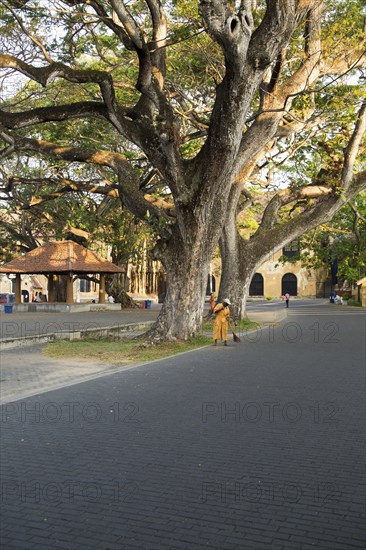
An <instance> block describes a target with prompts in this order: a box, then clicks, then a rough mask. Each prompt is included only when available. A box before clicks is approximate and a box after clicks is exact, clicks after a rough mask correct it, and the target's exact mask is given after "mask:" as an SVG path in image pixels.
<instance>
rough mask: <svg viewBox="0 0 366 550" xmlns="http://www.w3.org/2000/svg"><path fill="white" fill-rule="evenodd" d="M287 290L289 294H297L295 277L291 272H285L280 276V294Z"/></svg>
mask: <svg viewBox="0 0 366 550" xmlns="http://www.w3.org/2000/svg"><path fill="white" fill-rule="evenodd" d="M286 292H288V293H289V294H290V296H297V277H296V275H294V274H293V273H286V274H285V275H284V276H283V277H282V287H281V294H282V296H283V295H284V294H286Z"/></svg>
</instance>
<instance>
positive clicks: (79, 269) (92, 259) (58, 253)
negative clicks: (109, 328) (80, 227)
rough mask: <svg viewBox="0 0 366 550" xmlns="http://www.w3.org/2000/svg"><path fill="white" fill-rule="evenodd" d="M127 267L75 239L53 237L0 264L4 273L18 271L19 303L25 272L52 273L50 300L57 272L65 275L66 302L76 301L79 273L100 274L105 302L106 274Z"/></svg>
mask: <svg viewBox="0 0 366 550" xmlns="http://www.w3.org/2000/svg"><path fill="white" fill-rule="evenodd" d="M124 272H125V270H124V269H123V268H122V267H119V266H117V265H115V264H113V263H112V262H109V261H108V260H106V259H104V258H101V257H100V256H98V254H96V253H95V252H92V251H91V250H89V249H87V248H85V247H84V246H81V245H80V244H77V243H75V242H73V241H51V242H49V243H47V244H45V245H43V246H40V247H38V248H35V249H34V250H31V251H30V252H27V253H26V254H24V255H23V256H19V257H18V258H15V259H14V260H12V261H10V262H8V263H7V264H4V265H2V266H0V273H7V274H15V276H16V278H15V304H20V303H21V296H22V288H21V275H23V274H32V275H41V274H42V275H46V276H47V277H48V302H49V303H53V302H55V286H54V283H55V276H57V275H65V276H66V277H67V279H66V281H67V282H66V303H67V304H73V303H74V296H73V282H74V277H75V276H79V277H80V276H85V275H96V274H98V275H99V303H100V304H105V302H106V299H105V276H106V274H111V273H124Z"/></svg>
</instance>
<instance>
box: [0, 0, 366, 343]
mask: <svg viewBox="0 0 366 550" xmlns="http://www.w3.org/2000/svg"><path fill="white" fill-rule="evenodd" d="M0 5H1V6H2V13H1V19H2V35H1V39H0V40H1V43H2V46H3V48H2V49H3V53H1V54H0V69H1V76H2V81H1V82H2V95H3V102H2V107H1V110H0V125H1V128H0V138H1V140H2V150H1V153H0V158H1V159H2V161H3V163H4V168H3V170H5V171H6V178H7V181H10V180H11V181H12V182H13V189H14V188H15V187H16V186H17V185H18V183H19V184H22V183H24V181H23V182H22V181H21V180H22V177H23V176H24V170H23V169H24V166H28V168H29V170H30V171H31V172H32V176H31V177H35V178H38V180H39V181H41V180H43V181H44V182H45V187H44V190H43V191H46V192H47V189H46V186H47V182H48V181H49V180H50V179H53V178H55V177H59V178H65V180H71V181H73V182H75V183H76V185H77V186H81V187H84V188H85V189H86V188H87V187H88V186H90V185H95V181H96V180H97V181H98V186H99V188H100V189H99V191H101V192H102V190H103V192H104V193H105V194H106V195H108V194H109V193H117V194H118V196H119V198H120V201H121V202H122V204H123V205H124V206H125V207H127V208H128V209H129V210H130V211H131V212H132V213H133V214H134V215H135V216H136V217H138V218H139V219H140V220H143V221H146V222H147V223H148V224H149V225H150V226H151V227H152V228H153V230H154V231H155V232H156V233H157V234H158V235H159V241H158V243H157V245H156V247H155V251H154V254H155V257H156V258H159V259H161V261H162V262H163V264H164V266H165V268H166V270H167V274H168V290H167V298H166V301H165V303H164V307H163V309H162V312H161V314H160V316H159V320H158V323H157V326H156V327H155V335H158V336H163V337H173V338H174V337H177V336H178V337H183V338H186V337H187V336H189V335H190V334H193V333H195V332H196V331H197V330H199V327H200V324H201V319H202V306H203V297H204V291H205V287H206V279H207V271H208V265H209V261H210V259H211V257H212V254H213V251H214V249H215V246H216V244H217V242H218V239H219V237H220V234H221V232H222V229H223V226H224V223H225V225H226V226H227V227H229V226H230V227H231V219H232V220H233V223H234V230H235V231H236V213H237V210H238V205H240V204H242V201H243V193H244V198H248V190H247V189H246V184H247V182H248V179H249V178H250V176H251V174H253V171H255V170H257V169H258V168H257V167H258V163H259V168H261V169H263V166H261V161H262V163H263V161H264V162H267V161H268V152H269V151H273V152H275V154H280V153H281V148H283V147H287V148H288V146H289V145H292V144H293V142H294V139H296V140H297V139H298V140H299V141H298V143H299V148H301V139H303V138H301V137H297V136H300V133H301V132H302V136H304V132H305V133H306V131H307V130H308V131H309V128H310V127H312V128H313V129H316V128H318V129H317V130H316V133H318V134H319V133H321V132H322V133H323V135H324V142H325V144H327V142H328V138H329V137H330V138H331V139H332V140H336V139H337V135H338V134H340V135H341V139H340V140H339V148H342V147H343V148H344V150H345V153H344V155H343V156H342V158H340V156H339V155H338V161H337V162H338V164H337V166H331V163H329V162H328V166H326V167H323V168H324V169H325V170H326V171H327V177H326V178H325V180H324V182H322V181H321V180H320V179H319V178H318V176H319V173H320V170H319V171H318V173H317V174H316V178H314V177H313V178H311V177H310V176H309V178H308V179H305V180H304V181H302V182H300V181H299V180H297V181H296V182H291V185H288V186H287V188H281V189H280V190H279V191H278V193H276V194H275V196H273V197H272V199H271V201H270V202H269V203H268V205H267V207H266V209H265V211H264V214H263V218H262V220H261V223H260V227H259V228H258V234H257V240H256V242H257V243H258V244H259V247H258V248H259V249H260V250H261V251H262V256H263V255H265V250H267V249H268V250H269V249H271V248H272V249H273V247H274V246H275V243H277V245H279V246H281V245H282V244H281V243H282V242H283V240H284V238H285V237H286V238H287V237H288V236H289V235H290V233H291V231H290V229H292V230H293V231H292V232H294V231H295V233H296V232H298V233H301V232H304V231H305V230H307V229H308V228H309V224H310V225H311V224H315V225H316V224H318V223H320V222H321V218H322V215H324V212H325V211H326V212H327V215H328V214H329V213H331V212H335V211H336V210H337V209H339V208H340V202H342V201H343V202H345V201H347V200H349V199H350V198H351V197H352V196H354V195H355V194H356V193H357V192H359V191H360V190H361V189H362V188H363V187H364V186H365V185H366V182H365V172H364V169H363V168H362V166H357V160H356V159H357V155H358V154H359V151H360V148H361V141H362V136H363V133H364V125H365V107H364V106H362V103H363V97H364V93H363V92H362V91H361V88H360V85H359V83H358V82H357V79H358V78H359V76H360V75H359V72H360V69H361V68H362V67H363V66H364V64H365V57H366V56H365V37H364V29H363V14H362V9H361V2H360V0H352V1H351V2H350V1H347V2H346V1H343V0H340V1H333V0H325V1H322V0H266V1H262V0H258V1H253V0H241V1H226V0H199V1H198V2H196V1H194V0H192V1H190V0H184V1H179V2H176V1H173V0H171V1H168V0H167V1H166V2H163V1H160V0H144V1H143V0H136V1H129V2H127V1H123V0H52V1H50V2H43V1H37V0H33V1H32V2H30V1H27V0H19V1H17V2H13V3H12V5H11V6H10V5H9V4H8V3H7V2H5V1H3V0H0ZM342 87H343V88H342ZM341 88H342V91H341ZM340 91H341V93H340ZM338 97H339V98H340V99H339V101H340V105H342V104H343V105H344V104H345V103H346V102H347V111H346V115H345V120H344V125H343V129H344V131H343V132H340V131H339V129H340V128H342V121H341V118H340V117H339V116H338V117H337V120H336V123H335V124H334V126H333V130H332V128H331V122H330V119H329V118H327V116H328V114H329V112H330V110H333V112H336V111H337V105H336V103H337V101H338ZM330 104H332V106H331V109H330V107H329V106H330ZM338 112H339V108H338ZM314 121H316V122H314ZM311 124H312V126H311ZM288 150H289V148H288ZM309 151H310V149H309V150H308V152H307V153H304V154H305V157H304V158H305V159H307V158H308V157H307V156H306V155H309ZM291 155H292V156H293V155H294V150H293V151H292V152H291ZM284 156H285V157H286V153H285V155H284ZM297 158H299V157H297ZM309 162H311V160H310V157H309ZM332 170H333V173H334V171H335V170H337V173H338V174H340V178H338V180H337V184H335V180H334V178H333V179H332V178H329V177H328V176H329V172H331V171H332ZM37 171H38V173H37ZM314 174H315V171H314ZM17 178H18V179H17ZM14 185H15V187H14ZM89 190H90V187H89ZM43 191H42V193H43ZM340 197H341V199H340ZM249 200H250V199H249ZM304 201H305V202H304ZM305 203H306V204H305ZM289 207H291V208H292V211H293V212H296V211H298V208H302V211H301V217H299V219H301V221H300V222H299V220H295V219H294V217H293V216H290V219H289V218H288V217H287V218H286V216H285V217H283V213H284V212H286V210H287V209H288V208H289ZM227 216H229V218H230V216H231V218H230V219H228V218H227ZM281 216H282V219H281ZM225 218H226V221H225ZM279 222H281V223H279ZM284 222H286V223H284ZM279 225H281V226H282V227H279ZM295 226H296V227H295ZM232 231H233V230H232V229H231V237H234V238H235V235H234V234H233V233H232ZM223 240H224V239H223ZM232 240H233V239H232ZM234 240H235V239H234ZM226 248H227V250H228V247H226ZM251 253H252V251H250V250H248V249H246V254H247V255H248V254H249V256H250V254H251ZM224 256H225V254H224ZM226 256H227V254H226ZM258 258H259V256H258ZM258 258H257V259H256V261H259V260H258ZM249 263H250V262H249ZM254 263H255V262H254ZM254 263H253V262H252V264H253V265H254ZM253 265H252V268H253Z"/></svg>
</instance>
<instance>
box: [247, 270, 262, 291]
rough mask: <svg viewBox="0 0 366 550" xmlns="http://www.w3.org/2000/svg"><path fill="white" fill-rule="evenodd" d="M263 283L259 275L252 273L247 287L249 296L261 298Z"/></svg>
mask: <svg viewBox="0 0 366 550" xmlns="http://www.w3.org/2000/svg"><path fill="white" fill-rule="evenodd" d="M263 294H264V283H263V276H262V275H261V274H260V273H254V275H253V278H252V280H251V283H250V287H249V296H263Z"/></svg>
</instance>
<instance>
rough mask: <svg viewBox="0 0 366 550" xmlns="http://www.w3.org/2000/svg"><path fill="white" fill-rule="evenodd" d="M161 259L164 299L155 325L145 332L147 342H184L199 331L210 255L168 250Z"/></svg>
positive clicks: (198, 252) (190, 251) (197, 251)
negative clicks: (177, 340)
mask: <svg viewBox="0 0 366 550" xmlns="http://www.w3.org/2000/svg"><path fill="white" fill-rule="evenodd" d="M170 248H171V250H170V251H169V252H168V253H167V254H166V256H165V258H164V265H165V268H166V272H167V291H166V297H165V300H164V303H163V306H162V309H161V311H160V314H159V317H158V319H157V322H156V323H155V325H154V326H153V327H152V329H151V330H150V331H149V332H148V336H149V338H151V339H154V340H159V339H165V340H174V339H175V338H179V339H182V340H186V339H187V338H189V337H191V336H195V335H197V334H199V333H200V332H201V330H202V319H203V306H204V300H205V293H206V285H207V275H208V270H209V263H210V260H211V251H210V250H207V251H202V250H200V249H199V247H197V249H196V250H193V251H192V250H191V248H190V247H187V246H186V249H185V250H183V249H182V248H175V247H174V249H173V247H170Z"/></svg>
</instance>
